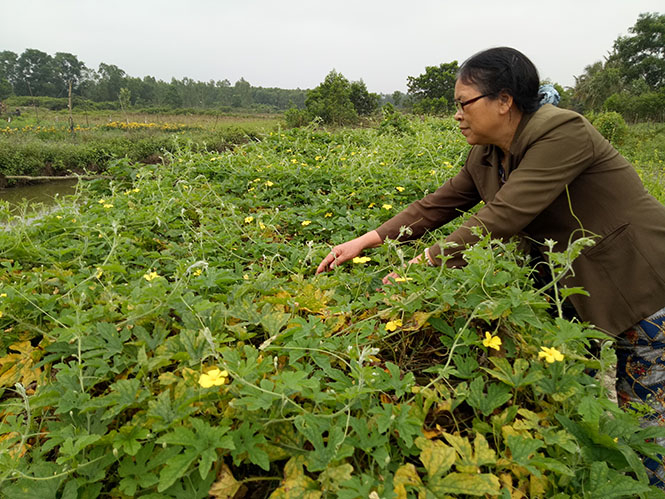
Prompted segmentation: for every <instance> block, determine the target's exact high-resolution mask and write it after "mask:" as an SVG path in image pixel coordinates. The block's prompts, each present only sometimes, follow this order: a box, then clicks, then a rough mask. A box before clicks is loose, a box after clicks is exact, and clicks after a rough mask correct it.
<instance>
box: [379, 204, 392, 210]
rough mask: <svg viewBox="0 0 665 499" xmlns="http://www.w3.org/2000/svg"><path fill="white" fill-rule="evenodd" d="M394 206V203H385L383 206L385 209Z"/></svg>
mask: <svg viewBox="0 0 665 499" xmlns="http://www.w3.org/2000/svg"><path fill="white" fill-rule="evenodd" d="M392 207H393V205H392V204H384V205H383V206H382V207H381V208H383V209H384V210H389V209H391V208H392Z"/></svg>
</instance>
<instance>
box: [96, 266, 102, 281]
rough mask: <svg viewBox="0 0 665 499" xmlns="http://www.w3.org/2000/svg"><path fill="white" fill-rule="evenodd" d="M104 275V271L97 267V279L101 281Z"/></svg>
mask: <svg viewBox="0 0 665 499" xmlns="http://www.w3.org/2000/svg"><path fill="white" fill-rule="evenodd" d="M103 273H104V271H103V270H102V269H100V268H99V267H97V273H96V274H95V277H96V278H97V279H99V278H100V277H101V276H102V274H103Z"/></svg>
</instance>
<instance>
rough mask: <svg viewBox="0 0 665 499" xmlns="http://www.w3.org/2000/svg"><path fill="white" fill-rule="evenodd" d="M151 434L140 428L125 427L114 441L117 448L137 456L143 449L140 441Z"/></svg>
mask: <svg viewBox="0 0 665 499" xmlns="http://www.w3.org/2000/svg"><path fill="white" fill-rule="evenodd" d="M149 434H150V432H149V431H148V430H147V429H146V428H141V427H138V426H123V427H121V428H120V431H119V432H118V433H117V435H115V438H114V439H113V446H114V447H115V448H122V449H123V450H124V451H125V452H126V453H127V454H129V455H130V456H133V455H135V454H136V453H137V452H138V451H139V449H140V448H141V443H140V442H139V440H142V439H144V438H147V437H148V435H149Z"/></svg>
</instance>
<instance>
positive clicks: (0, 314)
mask: <svg viewBox="0 0 665 499" xmlns="http://www.w3.org/2000/svg"><path fill="white" fill-rule="evenodd" d="M0 318H2V310H0Z"/></svg>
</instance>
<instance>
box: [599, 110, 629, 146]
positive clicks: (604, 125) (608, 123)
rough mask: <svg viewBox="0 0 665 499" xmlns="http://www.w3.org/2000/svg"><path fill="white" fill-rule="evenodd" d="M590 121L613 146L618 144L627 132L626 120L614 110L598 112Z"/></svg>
mask: <svg viewBox="0 0 665 499" xmlns="http://www.w3.org/2000/svg"><path fill="white" fill-rule="evenodd" d="M591 123H592V124H593V126H595V127H596V129H597V130H598V131H599V132H600V133H601V134H602V135H603V137H605V138H606V139H607V140H609V141H610V142H611V143H612V145H614V146H617V145H620V144H621V143H622V142H623V141H624V139H625V138H626V134H627V133H628V125H626V121H625V120H624V119H623V116H621V115H620V114H619V113H617V112H616V111H608V112H606V113H601V114H598V115H597V116H595V118H594V119H593V121H592V122H591Z"/></svg>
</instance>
